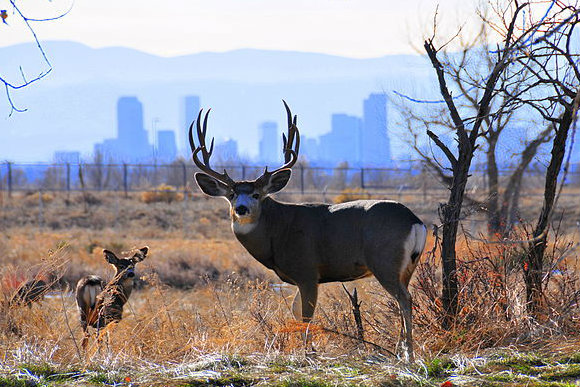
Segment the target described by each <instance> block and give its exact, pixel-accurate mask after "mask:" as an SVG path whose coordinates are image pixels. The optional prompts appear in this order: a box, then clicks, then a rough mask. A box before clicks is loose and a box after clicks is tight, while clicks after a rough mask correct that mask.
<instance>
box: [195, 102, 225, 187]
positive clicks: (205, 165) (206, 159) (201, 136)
mask: <svg viewBox="0 0 580 387" xmlns="http://www.w3.org/2000/svg"><path fill="white" fill-rule="evenodd" d="M210 111H211V109H208V111H207V113H205V117H204V119H203V129H202V127H201V116H202V113H203V109H201V110H200V111H199V115H198V116H197V120H196V123H197V125H196V126H197V138H198V140H199V146H196V145H195V140H194V138H193V122H192V123H191V125H190V126H189V146H190V147H191V151H192V152H193V153H192V155H191V157H192V159H193V162H194V163H195V165H197V167H198V168H199V169H200V170H201V171H203V172H205V173H207V174H208V175H210V176H213V177H215V178H216V179H218V180H219V181H221V182H222V183H224V184H226V185H228V186H230V187H231V186H233V185H234V184H235V181H234V180H233V179H232V178H231V177H229V175H228V173H227V172H226V170H225V169H224V173H218V172H216V171H214V170H213V169H212V168H211V166H210V158H211V155H212V153H213V145H214V139H213V138H212V139H211V144H210V146H209V151H208V150H207V145H206V142H205V136H206V134H207V119H208V116H209V112H210ZM199 152H201V157H202V158H203V162H202V161H201V160H200V159H199V157H198V156H197V155H198V153H199Z"/></svg>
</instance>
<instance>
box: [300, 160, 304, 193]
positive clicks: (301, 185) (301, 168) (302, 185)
mask: <svg viewBox="0 0 580 387" xmlns="http://www.w3.org/2000/svg"><path fill="white" fill-rule="evenodd" d="M300 193H301V194H302V195H304V165H301V166H300Z"/></svg>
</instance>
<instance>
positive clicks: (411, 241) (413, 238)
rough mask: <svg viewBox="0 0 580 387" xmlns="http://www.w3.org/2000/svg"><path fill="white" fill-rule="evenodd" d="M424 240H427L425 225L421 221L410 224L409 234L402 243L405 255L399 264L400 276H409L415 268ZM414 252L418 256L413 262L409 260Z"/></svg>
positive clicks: (423, 246)
mask: <svg viewBox="0 0 580 387" xmlns="http://www.w3.org/2000/svg"><path fill="white" fill-rule="evenodd" d="M426 241H427V227H426V226H425V225H424V224H422V223H415V224H414V225H412V226H411V232H409V236H408V237H407V239H406V240H405V244H404V248H405V256H404V258H403V262H402V264H401V271H400V272H399V276H400V277H401V278H402V277H407V276H409V277H410V276H411V274H412V273H413V271H414V270H415V266H416V265H417V262H419V258H420V257H419V256H420V255H421V253H423V249H424V248H425V243H426ZM414 254H417V255H419V256H418V257H417V258H416V261H415V262H414V263H413V261H412V260H411V256H412V255H414Z"/></svg>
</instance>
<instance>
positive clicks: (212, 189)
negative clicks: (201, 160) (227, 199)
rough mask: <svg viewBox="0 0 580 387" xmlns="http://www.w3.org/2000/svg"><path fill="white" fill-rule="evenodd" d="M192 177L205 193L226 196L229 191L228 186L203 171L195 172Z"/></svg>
mask: <svg viewBox="0 0 580 387" xmlns="http://www.w3.org/2000/svg"><path fill="white" fill-rule="evenodd" d="M194 177H195V181H196V182H197V185H198V186H199V188H200V189H201V190H202V191H203V193H204V194H206V195H209V196H228V195H229V193H230V191H231V190H230V187H228V186H227V185H225V184H224V183H222V182H221V181H219V180H217V179H215V178H213V177H211V176H210V175H207V174H205V173H202V172H197V173H196V174H195V175H194Z"/></svg>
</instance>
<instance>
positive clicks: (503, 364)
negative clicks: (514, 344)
mask: <svg viewBox="0 0 580 387" xmlns="http://www.w3.org/2000/svg"><path fill="white" fill-rule="evenodd" d="M547 365H549V363H548V362H547V361H546V360H545V359H543V358H541V357H540V356H537V355H534V354H526V355H523V356H514V357H508V358H506V359H502V360H499V361H495V362H493V363H491V366H492V368H496V369H500V370H506V369H507V370H510V371H512V372H516V373H520V374H524V375H531V376H536V375H538V374H540V373H541V372H542V371H541V369H539V367H545V366H547Z"/></svg>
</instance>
